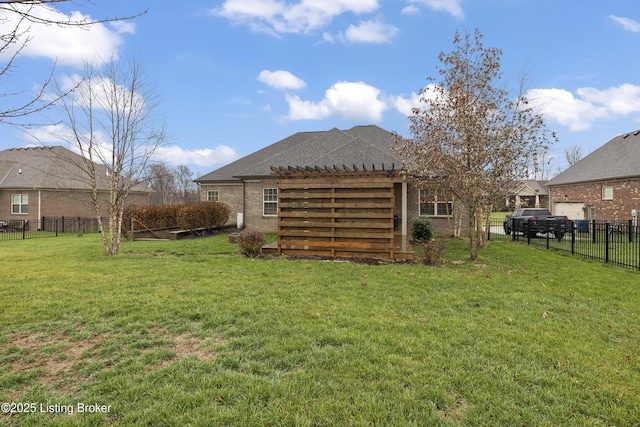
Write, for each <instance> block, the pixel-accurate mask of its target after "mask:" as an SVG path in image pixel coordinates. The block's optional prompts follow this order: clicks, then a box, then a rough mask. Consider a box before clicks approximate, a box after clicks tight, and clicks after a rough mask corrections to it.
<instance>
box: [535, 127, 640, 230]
mask: <svg viewBox="0 0 640 427" xmlns="http://www.w3.org/2000/svg"><path fill="white" fill-rule="evenodd" d="M547 186H548V188H549V193H550V200H551V209H552V213H554V214H556V215H567V216H568V217H569V218H570V219H602V220H613V221H619V220H629V219H634V214H635V215H636V217H637V212H638V211H639V210H640V131H635V132H632V133H627V134H624V135H618V136H616V137H615V138H613V139H612V140H610V141H609V142H607V143H606V144H604V145H603V146H602V147H600V148H598V149H597V150H595V151H594V152H592V153H591V154H589V155H588V156H586V157H585V158H583V159H582V160H580V161H579V162H577V163H576V164H574V165H573V166H571V167H569V168H568V169H566V170H565V171H564V172H562V173H560V174H559V175H558V176H556V177H555V178H553V179H552V180H551V181H549V182H548V183H547Z"/></svg>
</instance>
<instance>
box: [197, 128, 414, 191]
mask: <svg viewBox="0 0 640 427" xmlns="http://www.w3.org/2000/svg"><path fill="white" fill-rule="evenodd" d="M392 142H393V134H392V133H391V132H388V131H386V130H384V129H382V128H380V127H378V126H355V127H353V128H351V129H349V130H339V129H336V128H333V129H331V130H328V131H324V132H299V133H296V134H294V135H291V136H290V137H287V138H285V139H283V140H280V141H278V142H276V143H274V144H271V145H269V146H268V147H265V148H263V149H261V150H258V151H256V152H254V153H252V154H249V155H247V156H245V157H243V158H241V159H238V160H236V161H235V162H232V163H230V164H228V165H226V166H223V167H221V168H219V169H216V170H214V171H213V172H210V173H208V174H206V175H203V176H201V177H199V178H197V179H196V180H195V181H196V182H211V181H235V180H238V179H239V177H243V178H248V177H266V176H269V175H270V173H271V167H279V166H301V167H306V166H310V167H315V166H320V167H324V166H333V165H336V166H342V165H343V164H345V165H347V166H351V165H353V164H355V165H357V166H359V167H360V166H362V165H363V164H364V165H366V166H367V167H372V166H375V167H380V168H381V167H382V165H383V164H384V165H385V167H386V168H389V167H390V166H391V165H392V164H395V166H396V167H399V166H400V164H401V162H402V160H401V159H399V157H397V156H395V155H394V153H393V152H392V151H391V144H392Z"/></svg>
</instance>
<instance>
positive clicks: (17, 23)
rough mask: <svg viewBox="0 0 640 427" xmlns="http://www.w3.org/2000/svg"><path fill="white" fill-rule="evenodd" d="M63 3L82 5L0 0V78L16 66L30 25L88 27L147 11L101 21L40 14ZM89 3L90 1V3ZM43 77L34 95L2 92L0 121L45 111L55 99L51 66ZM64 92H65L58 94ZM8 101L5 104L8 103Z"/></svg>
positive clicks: (68, 0) (45, 0)
mask: <svg viewBox="0 0 640 427" xmlns="http://www.w3.org/2000/svg"><path fill="white" fill-rule="evenodd" d="M62 3H73V4H74V5H78V6H79V5H81V2H77V1H72V0H2V1H0V25H1V26H2V27H3V29H2V30H0V32H1V34H0V56H2V57H3V58H6V59H4V60H3V61H2V62H0V79H2V80H0V81H4V79H7V78H10V76H11V74H12V71H13V70H14V69H15V67H16V60H17V58H18V57H19V56H20V54H21V53H22V51H23V50H24V48H25V47H26V45H27V43H29V42H30V41H31V36H30V32H31V28H32V26H33V25H45V26H49V25H55V26H58V27H61V28H70V27H79V28H87V29H88V28H89V27H90V26H91V25H95V24H101V23H107V22H117V21H122V20H128V19H132V18H134V17H135V16H140V15H141V14H144V13H146V11H144V12H142V13H141V14H138V15H135V16H127V17H114V18H105V19H100V20H89V19H87V18H84V17H83V18H80V19H72V18H69V19H63V20H57V19H54V18H50V16H51V15H48V14H40V13H39V12H40V11H41V10H42V9H43V8H50V7H51V6H52V5H56V4H62ZM89 4H91V3H90V2H89ZM54 68H55V66H54V67H52V69H51V72H50V73H49V74H48V75H47V76H46V77H45V78H44V80H43V82H42V84H41V85H40V87H39V88H38V89H37V91H36V92H35V93H34V94H31V95H29V96H27V97H26V98H25V97H24V96H23V95H24V94H23V93H21V92H16V93H2V94H0V99H3V100H4V101H5V102H4V103H3V105H2V106H0V123H6V124H12V125H17V124H20V123H18V121H20V120H21V119H23V118H25V117H27V116H29V115H32V114H34V113H37V112H40V111H42V110H45V109H47V108H49V107H51V106H52V105H54V104H55V103H56V102H57V101H58V99H56V98H53V99H52V98H51V97H50V94H47V93H46V89H47V87H49V86H50V84H51V81H52V77H53V69H54ZM62 95H65V94H61V96H62ZM7 104H8V105H7Z"/></svg>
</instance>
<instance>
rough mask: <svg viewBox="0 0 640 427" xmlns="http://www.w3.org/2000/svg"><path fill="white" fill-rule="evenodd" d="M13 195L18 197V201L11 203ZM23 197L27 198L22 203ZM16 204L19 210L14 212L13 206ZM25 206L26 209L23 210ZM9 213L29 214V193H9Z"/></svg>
mask: <svg viewBox="0 0 640 427" xmlns="http://www.w3.org/2000/svg"><path fill="white" fill-rule="evenodd" d="M15 196H19V197H20V203H13V198H14V197H15ZM23 197H26V198H27V203H23ZM16 204H17V205H18V209H19V212H14V210H13V206H14V205H16ZM25 206H26V208H27V211H26V212H23V210H24V207H25ZM11 215H29V195H28V194H17V193H16V194H12V195H11Z"/></svg>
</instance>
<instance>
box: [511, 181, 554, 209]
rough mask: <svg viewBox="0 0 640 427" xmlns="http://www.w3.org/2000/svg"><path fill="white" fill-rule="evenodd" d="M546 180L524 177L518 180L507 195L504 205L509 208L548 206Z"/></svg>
mask: <svg viewBox="0 0 640 427" xmlns="http://www.w3.org/2000/svg"><path fill="white" fill-rule="evenodd" d="M546 184H547V181H537V180H533V179H525V180H522V181H520V182H518V183H517V184H516V186H515V188H514V189H513V190H512V191H511V193H510V194H509V195H507V199H506V206H508V207H509V208H510V209H519V208H525V207H529V208H548V207H549V190H548V189H547V186H546Z"/></svg>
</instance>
